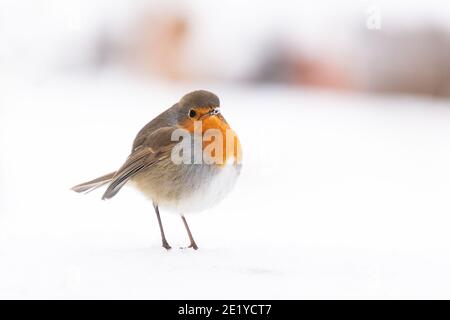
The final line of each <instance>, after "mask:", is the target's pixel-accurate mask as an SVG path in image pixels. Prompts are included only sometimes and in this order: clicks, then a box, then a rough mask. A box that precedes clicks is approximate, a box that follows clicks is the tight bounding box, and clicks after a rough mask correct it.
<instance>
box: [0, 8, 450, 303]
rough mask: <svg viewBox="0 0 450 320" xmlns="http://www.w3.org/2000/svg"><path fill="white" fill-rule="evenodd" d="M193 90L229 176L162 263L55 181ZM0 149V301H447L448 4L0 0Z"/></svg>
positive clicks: (149, 239) (139, 210) (146, 240)
mask: <svg viewBox="0 0 450 320" xmlns="http://www.w3.org/2000/svg"><path fill="white" fill-rule="evenodd" d="M196 89H206V90H210V91H213V92H215V93H216V94H217V95H218V96H219V97H220V98H221V102H222V111H223V114H224V115H225V117H226V118H227V120H228V121H229V122H230V124H231V125H232V126H233V128H234V129H235V130H236V131H237V132H238V134H239V135H240V138H241V141H242V144H243V155H244V167H243V171H242V176H241V179H240V181H239V182H238V185H237V187H236V189H235V190H234V192H233V193H232V194H231V195H230V196H229V197H228V198H227V199H226V200H224V201H223V202H222V203H221V204H219V205H218V206H217V207H215V208H212V209H211V210H210V211H208V213H207V214H201V215H194V216H192V217H191V218H190V219H189V220H190V225H191V228H192V229H193V232H194V234H195V235H196V240H197V242H198V244H199V246H200V248H201V250H199V252H195V253H193V252H191V251H188V252H187V251H182V250H181V251H179V250H178V251H177V250H174V251H172V252H170V253H168V254H165V253H164V252H162V251H161V250H160V247H159V236H158V229H157V224H156V222H155V217H154V213H153V212H152V207H151V205H150V203H149V202H148V201H147V200H146V199H144V198H143V197H142V196H141V195H140V194H138V193H137V192H135V191H134V189H132V188H124V189H123V190H122V191H121V192H120V194H119V195H118V196H117V197H115V198H114V199H113V201H100V196H101V192H93V193H91V194H89V195H87V196H81V195H78V194H74V193H72V192H70V190H69V188H70V187H72V186H73V185H75V184H77V183H80V182H82V181H85V180H89V179H92V178H95V177H97V176H100V175H102V174H104V173H107V172H110V171H112V170H114V169H116V168H118V167H119V166H120V165H121V164H122V162H123V161H124V160H125V159H126V157H127V156H128V153H129V151H130V148H131V143H132V140H133V138H134V136H135V134H136V133H137V132H138V130H139V129H140V128H141V127H142V126H144V125H145V124H146V123H147V122H148V121H150V120H151V119H153V118H154V117H155V116H157V115H158V114H159V113H160V112H162V111H163V110H165V109H166V108H168V107H170V106H171V105H173V104H174V103H176V102H177V101H178V100H179V99H180V97H181V96H182V95H184V94H185V93H187V92H189V91H192V90H196ZM0 153H1V156H0V297H1V298H11V297H17V298H160V299H161V298H178V299H186V298H189V299H195V298H203V299H205V298H242V299H259V298H265V299H271V298H338V299H340V298H450V275H449V273H448V270H449V268H450V245H449V244H450V233H449V232H448V228H449V225H450V203H449V197H448V194H449V190H450V166H449V163H450V4H449V2H448V1H446V0H440V1H439V0H428V1H398V0H397V1H387V0H386V1H384V0H379V1H360V0H343V1H339V2H336V1H327V0H315V1H303V0H298V1H287V0H284V1H283V0H279V1H256V0H249V1H237V0H230V1H200V0H187V1H172V0H171V1H162V0H152V1H144V0H127V1H125V0H123V1H120V0H108V1H106V0H89V1H88V0H78V1H75V0H65V1H56V0H19V1H18V0H0ZM163 220H164V222H165V228H166V232H167V234H168V237H169V239H170V241H169V242H170V243H171V244H173V245H174V247H177V246H182V245H184V244H185V243H186V241H187V240H186V239H185V235H184V230H183V229H182V228H183V226H182V225H181V224H180V221H179V218H178V217H177V216H175V215H168V214H164V216H163ZM211 283H215V284H216V286H214V287H211V285H210V284H211ZM236 288H239V290H236ZM267 288H271V290H267Z"/></svg>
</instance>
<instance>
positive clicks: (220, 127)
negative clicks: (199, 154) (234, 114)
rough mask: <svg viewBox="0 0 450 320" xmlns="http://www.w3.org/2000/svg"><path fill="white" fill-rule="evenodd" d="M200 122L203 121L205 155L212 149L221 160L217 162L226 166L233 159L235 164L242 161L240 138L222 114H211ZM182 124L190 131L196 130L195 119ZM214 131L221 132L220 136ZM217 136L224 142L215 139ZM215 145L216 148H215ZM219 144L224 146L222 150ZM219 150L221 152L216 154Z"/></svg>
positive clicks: (212, 153)
mask: <svg viewBox="0 0 450 320" xmlns="http://www.w3.org/2000/svg"><path fill="white" fill-rule="evenodd" d="M198 122H201V134H202V137H203V151H204V155H205V154H208V150H211V156H213V157H216V159H219V160H220V161H218V162H217V164H218V165H219V166H224V165H225V164H227V163H229V161H231V159H232V160H233V163H234V164H238V163H240V162H241V160H242V150H241V144H240V141H239V138H238V136H237V134H236V133H235V132H234V130H233V129H231V127H230V126H229V125H228V123H226V122H225V121H224V120H223V118H222V117H221V116H220V115H214V116H209V117H207V118H205V119H202V120H200V121H198ZM182 126H183V127H184V128H185V129H186V130H188V131H189V132H191V133H193V132H194V129H195V127H194V121H193V120H191V119H189V120H187V121H186V122H185V123H184V124H183V125H182ZM197 128H198V127H197ZM210 129H214V130H210ZM197 130H198V129H197ZM214 132H216V133H219V132H220V136H217V135H216V134H215V133H214ZM210 136H212V137H210ZM216 138H220V139H222V143H220V142H217V141H215V139H216ZM212 144H215V145H212ZM214 146H215V147H216V148H214ZM219 146H222V148H220V149H221V150H218V149H219ZM217 150H218V152H220V153H221V154H216V151H217Z"/></svg>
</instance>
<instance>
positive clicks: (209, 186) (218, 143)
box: [72, 90, 242, 250]
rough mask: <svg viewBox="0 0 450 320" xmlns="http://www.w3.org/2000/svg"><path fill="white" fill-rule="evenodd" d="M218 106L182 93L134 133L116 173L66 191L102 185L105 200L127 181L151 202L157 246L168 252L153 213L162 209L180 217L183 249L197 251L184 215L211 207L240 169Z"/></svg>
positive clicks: (210, 97) (203, 94)
mask: <svg viewBox="0 0 450 320" xmlns="http://www.w3.org/2000/svg"><path fill="white" fill-rule="evenodd" d="M219 107H220V101H219V98H218V97H217V96H216V95H215V94H213V93H211V92H208V91H205V90H198V91H194V92H191V93H188V94H186V95H185V96H183V97H182V98H181V100H180V101H179V102H178V103H176V104H174V105H173V106H172V107H171V108H169V109H167V110H166V111H164V112H163V113H161V114H160V115H159V116H157V117H156V118H155V119H153V120H152V121H150V122H149V123H148V124H147V125H145V126H144V127H143V128H142V129H141V130H140V131H139V133H138V134H137V136H136V138H135V139H134V142H133V147H132V150H131V154H130V155H129V156H128V158H127V160H126V161H125V163H124V164H123V165H122V166H121V167H120V168H119V170H117V171H115V172H111V173H109V174H106V175H104V176H102V177H99V178H97V179H94V180H91V181H88V182H85V183H82V184H79V185H77V186H75V187H73V188H72V190H74V191H76V192H84V193H87V192H90V191H92V190H94V189H97V188H98V187H101V186H104V185H107V189H106V191H105V193H104V194H103V197H102V199H104V200H105V199H110V198H112V197H114V196H115V195H116V194H117V193H118V192H119V191H120V189H121V188H122V187H123V186H124V185H125V184H127V183H128V182H131V183H133V184H134V185H135V186H136V187H137V188H138V189H139V190H140V191H141V192H142V193H143V194H144V195H145V196H146V197H147V198H149V199H150V200H151V201H152V202H153V207H154V209H155V212H156V217H157V219H158V224H159V229H160V232H161V240H162V246H163V247H164V248H165V249H167V250H169V249H171V247H170V245H169V243H168V242H167V240H166V237H165V234H164V228H163V225H162V221H161V217H160V213H159V208H167V209H169V210H174V211H176V212H177V213H179V214H180V215H181V219H182V221H183V224H184V226H185V228H186V231H187V234H188V236H189V240H190V245H189V248H193V249H195V250H197V249H198V246H197V244H196V243H195V240H194V238H193V236H192V233H191V231H190V229H189V226H188V223H187V221H186V218H185V214H186V213H190V212H198V211H202V210H204V209H206V208H208V207H211V206H212V205H215V204H217V203H218V202H219V201H220V200H221V199H223V198H224V197H225V195H226V194H227V193H228V192H229V191H230V190H231V189H232V188H233V186H234V184H235V182H236V180H237V178H238V176H239V173H240V170H241V159H242V157H241V146H240V142H239V139H238V137H237V135H236V134H235V132H234V131H233V130H232V129H231V128H230V126H229V125H228V123H227V121H226V120H225V118H224V117H223V116H222V114H221V112H220V109H219Z"/></svg>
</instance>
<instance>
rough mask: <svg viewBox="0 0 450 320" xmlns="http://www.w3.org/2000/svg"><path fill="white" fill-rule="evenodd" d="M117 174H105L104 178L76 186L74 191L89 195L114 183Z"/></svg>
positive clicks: (73, 188)
mask: <svg viewBox="0 0 450 320" xmlns="http://www.w3.org/2000/svg"><path fill="white" fill-rule="evenodd" d="M115 174H116V173H115V172H111V173H108V174H105V175H104V176H101V177H99V178H97V179H94V180H91V181H88V182H84V183H80V184H79V185H76V186H75V187H72V190H73V191H75V192H78V193H81V192H83V193H89V192H91V191H92V190H95V189H97V188H99V187H101V186H103V185H105V184H108V183H110V182H111V181H112V178H113V177H114V175H115Z"/></svg>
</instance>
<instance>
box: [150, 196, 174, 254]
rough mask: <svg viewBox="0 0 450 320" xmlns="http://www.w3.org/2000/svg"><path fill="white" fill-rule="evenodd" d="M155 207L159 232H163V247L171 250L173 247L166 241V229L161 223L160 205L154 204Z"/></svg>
mask: <svg viewBox="0 0 450 320" xmlns="http://www.w3.org/2000/svg"><path fill="white" fill-rule="evenodd" d="M153 207H154V208H155V212H156V217H157V218H158V224H159V230H160V231H161V240H162V246H163V247H164V248H165V249H167V250H169V249H171V248H172V247H171V246H170V245H169V243H168V242H167V240H166V236H165V234H164V228H163V225H162V222H161V217H160V215H159V209H158V205H157V204H156V203H153Z"/></svg>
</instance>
